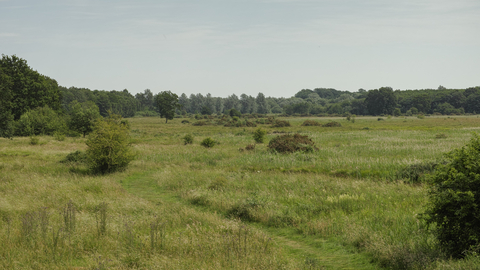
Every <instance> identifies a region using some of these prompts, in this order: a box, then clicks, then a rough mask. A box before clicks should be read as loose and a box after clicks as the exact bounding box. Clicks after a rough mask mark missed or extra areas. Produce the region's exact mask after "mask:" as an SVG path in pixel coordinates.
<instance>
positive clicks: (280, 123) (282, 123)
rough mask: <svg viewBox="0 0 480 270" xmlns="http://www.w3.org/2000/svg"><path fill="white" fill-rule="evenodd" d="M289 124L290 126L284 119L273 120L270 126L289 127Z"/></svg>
mask: <svg viewBox="0 0 480 270" xmlns="http://www.w3.org/2000/svg"><path fill="white" fill-rule="evenodd" d="M289 126H291V125H290V122H288V121H285V120H275V122H273V124H272V127H289Z"/></svg>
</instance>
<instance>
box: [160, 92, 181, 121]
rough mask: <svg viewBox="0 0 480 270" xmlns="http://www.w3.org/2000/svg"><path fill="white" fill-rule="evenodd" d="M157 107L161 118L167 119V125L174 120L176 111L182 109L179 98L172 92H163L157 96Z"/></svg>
mask: <svg viewBox="0 0 480 270" xmlns="http://www.w3.org/2000/svg"><path fill="white" fill-rule="evenodd" d="M155 106H156V107H157V110H158V112H159V113H160V117H165V123H168V120H172V119H173V117H174V116H175V109H177V108H180V107H181V106H180V103H178V96H177V94H174V93H172V92H170V91H162V92H160V93H158V94H157V95H155Z"/></svg>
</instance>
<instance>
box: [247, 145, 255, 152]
mask: <svg viewBox="0 0 480 270" xmlns="http://www.w3.org/2000/svg"><path fill="white" fill-rule="evenodd" d="M245 150H247V151H252V150H255V144H253V143H252V144H249V145H247V146H245Z"/></svg>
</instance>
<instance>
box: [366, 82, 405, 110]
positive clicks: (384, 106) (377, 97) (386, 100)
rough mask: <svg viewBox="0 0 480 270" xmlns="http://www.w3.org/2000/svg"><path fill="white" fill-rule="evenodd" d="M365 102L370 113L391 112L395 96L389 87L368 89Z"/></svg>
mask: <svg viewBox="0 0 480 270" xmlns="http://www.w3.org/2000/svg"><path fill="white" fill-rule="evenodd" d="M365 104H366V106H367V109H368V112H369V113H370V114H372V115H380V114H393V111H394V110H395V106H396V105H397V97H396V95H395V93H394V92H393V89H392V88H391V87H381V88H380V89H375V90H370V91H368V94H367V97H366V98H365Z"/></svg>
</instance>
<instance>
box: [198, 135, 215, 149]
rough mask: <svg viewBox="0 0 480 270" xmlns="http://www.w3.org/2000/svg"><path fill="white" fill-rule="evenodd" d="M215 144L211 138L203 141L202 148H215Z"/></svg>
mask: <svg viewBox="0 0 480 270" xmlns="http://www.w3.org/2000/svg"><path fill="white" fill-rule="evenodd" d="M215 144H216V142H215V141H214V140H213V139H212V138H210V137H207V138H205V139H203V141H202V142H201V143H200V145H201V146H203V147H206V148H212V147H214V146H215Z"/></svg>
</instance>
